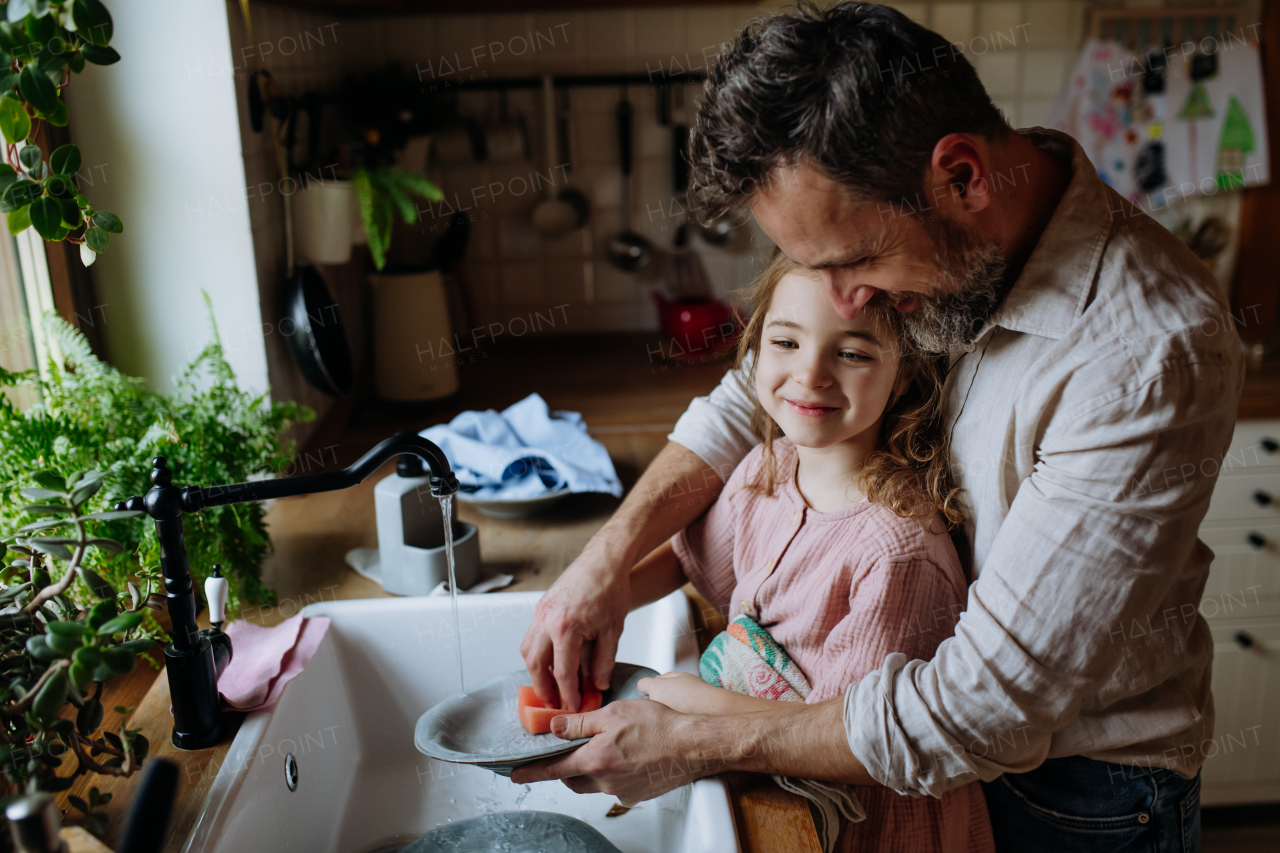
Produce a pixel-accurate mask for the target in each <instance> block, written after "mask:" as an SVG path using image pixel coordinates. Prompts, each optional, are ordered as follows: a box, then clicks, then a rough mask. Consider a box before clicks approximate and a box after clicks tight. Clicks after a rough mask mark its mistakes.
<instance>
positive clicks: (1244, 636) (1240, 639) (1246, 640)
mask: <svg viewBox="0 0 1280 853" xmlns="http://www.w3.org/2000/svg"><path fill="white" fill-rule="evenodd" d="M1232 639H1233V640H1235V641H1236V645H1237V646H1239V647H1240V648H1242V649H1251V648H1253V635H1251V634H1250V633H1249V632H1248V631H1237V632H1236V635H1235V636H1234V637H1232Z"/></svg>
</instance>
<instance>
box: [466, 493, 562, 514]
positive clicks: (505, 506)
mask: <svg viewBox="0 0 1280 853" xmlns="http://www.w3.org/2000/svg"><path fill="white" fill-rule="evenodd" d="M571 494H572V492H570V491H569V487H568V486H563V487H561V488H559V489H556V490H555V491H554V492H547V493H546V494H545V495H538V496H537V497H536V498H477V497H475V496H473V495H468V494H467V493H465V492H458V502H459V503H464V504H466V505H467V506H472V507H475V508H476V509H477V510H478V511H479V512H480V514H481V515H487V516H489V517H490V518H529V517H530V516H534V515H537V514H538V513H542V512H546V511H547V510H549V509H551V508H552V507H553V506H555V505H556V504H558V503H560V501H562V500H564V499H565V498H567V497H568V496H569V495H571Z"/></svg>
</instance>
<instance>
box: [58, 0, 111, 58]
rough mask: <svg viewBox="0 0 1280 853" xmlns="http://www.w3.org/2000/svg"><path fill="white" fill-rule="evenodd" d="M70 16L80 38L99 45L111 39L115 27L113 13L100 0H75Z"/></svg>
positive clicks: (105, 43)
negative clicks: (112, 18)
mask: <svg viewBox="0 0 1280 853" xmlns="http://www.w3.org/2000/svg"><path fill="white" fill-rule="evenodd" d="M70 18H71V23H72V24H73V25H74V26H75V32H76V34H77V35H79V36H80V38H82V39H86V40H87V41H89V42H91V43H93V44H95V45H97V46H99V47H103V46H105V45H107V44H108V43H109V42H110V41H111V36H112V29H113V25H112V22H111V13H110V12H108V11H107V7H106V6H103V5H102V3H101V2H99V0H74V2H72V4H71V16H70ZM67 29H71V27H70V26H69V27H68V28H67Z"/></svg>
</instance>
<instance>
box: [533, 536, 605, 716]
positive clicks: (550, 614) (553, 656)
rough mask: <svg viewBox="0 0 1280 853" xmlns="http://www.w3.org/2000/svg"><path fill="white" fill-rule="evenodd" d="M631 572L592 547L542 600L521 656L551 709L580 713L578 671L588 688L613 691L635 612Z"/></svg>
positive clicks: (540, 694) (535, 687)
mask: <svg viewBox="0 0 1280 853" xmlns="http://www.w3.org/2000/svg"><path fill="white" fill-rule="evenodd" d="M630 568H631V567H630V566H626V567H624V568H623V569H622V570H621V571H620V570H619V569H618V567H617V566H615V565H609V564H608V562H607V561H602V559H601V557H600V556H599V555H598V552H597V551H596V550H595V549H593V548H591V547H590V546H588V548H587V550H585V551H583V553H582V555H581V556H580V557H578V559H576V560H574V561H573V563H572V564H571V565H570V566H569V568H567V569H565V571H564V574H562V575H561V576H560V577H559V578H558V579H557V580H556V582H555V583H554V584H552V586H551V589H549V590H547V594H546V595H544V596H542V598H541V599H539V601H538V606H537V607H536V608H534V612H533V622H532V624H530V625H529V630H528V631H527V632H526V633H525V635H524V640H523V641H522V642H521V643H520V654H521V656H523V657H524V664H525V666H526V667H528V669H529V676H530V678H531V679H532V681H533V689H534V690H536V691H537V693H538V698H540V699H542V701H544V702H547V703H548V707H552V708H565V709H567V710H571V711H576V710H577V709H578V708H579V706H580V705H581V703H582V698H581V696H580V695H579V690H578V672H579V670H581V672H582V679H583V682H584V683H587V684H594V685H595V686H596V688H597V689H599V690H608V689H609V676H610V675H611V674H612V673H613V664H614V656H615V655H616V654H617V652H618V637H620V636H621V635H622V626H623V623H624V622H625V621H626V618H627V612H628V611H629V610H630V609H631V582H630V580H629V579H628V573H627V570H628V569H630Z"/></svg>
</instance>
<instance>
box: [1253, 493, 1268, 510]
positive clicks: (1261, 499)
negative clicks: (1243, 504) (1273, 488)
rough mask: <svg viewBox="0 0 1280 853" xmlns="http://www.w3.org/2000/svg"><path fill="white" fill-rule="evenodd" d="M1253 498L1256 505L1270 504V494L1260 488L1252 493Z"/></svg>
mask: <svg viewBox="0 0 1280 853" xmlns="http://www.w3.org/2000/svg"><path fill="white" fill-rule="evenodd" d="M1253 500H1254V502H1255V503H1257V505H1258V506H1270V505H1271V495H1270V494H1269V493H1268V492H1264V491H1262V489H1258V491H1256V492H1254V493H1253Z"/></svg>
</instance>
